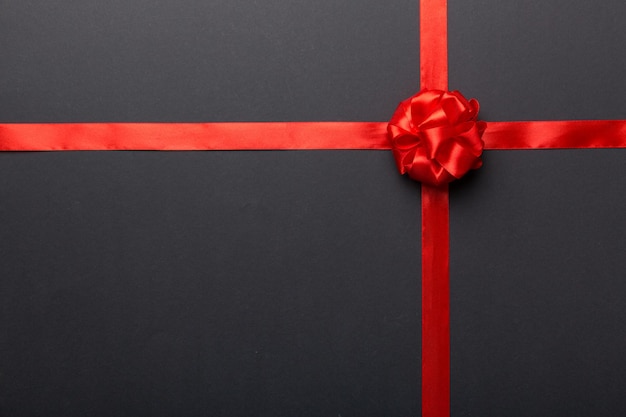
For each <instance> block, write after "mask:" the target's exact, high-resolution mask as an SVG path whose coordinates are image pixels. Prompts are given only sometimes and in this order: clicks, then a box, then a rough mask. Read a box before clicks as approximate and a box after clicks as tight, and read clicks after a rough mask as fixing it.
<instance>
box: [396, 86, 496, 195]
mask: <svg viewBox="0 0 626 417" xmlns="http://www.w3.org/2000/svg"><path fill="white" fill-rule="evenodd" d="M477 117H478V101H476V100H474V99H471V100H467V99H466V98H465V97H463V95H461V93H459V92H458V91H452V92H450V91H442V90H427V89H424V90H422V91H420V92H419V93H417V94H416V95H414V96H413V97H410V98H408V99H406V100H404V101H403V102H402V103H400V105H399V106H398V108H397V110H396V112H395V113H394V115H393V117H392V118H391V121H390V122H389V126H388V127H387V132H388V135H389V141H390V143H391V148H392V150H393V154H394V157H395V159H396V164H397V166H398V170H399V171H400V173H401V174H405V173H408V174H409V177H411V178H413V179H414V180H417V181H420V182H422V183H425V184H430V185H435V186H438V185H442V184H447V183H449V182H451V181H453V180H455V179H458V178H461V177H462V176H463V175H465V174H466V173H467V171H469V170H470V169H477V168H480V166H481V165H482V160H481V159H480V156H481V154H482V152H483V148H484V147H485V143H484V142H483V140H482V135H483V132H484V131H485V128H486V127H487V125H486V123H484V122H479V121H477Z"/></svg>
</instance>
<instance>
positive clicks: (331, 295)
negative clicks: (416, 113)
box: [0, 0, 626, 417]
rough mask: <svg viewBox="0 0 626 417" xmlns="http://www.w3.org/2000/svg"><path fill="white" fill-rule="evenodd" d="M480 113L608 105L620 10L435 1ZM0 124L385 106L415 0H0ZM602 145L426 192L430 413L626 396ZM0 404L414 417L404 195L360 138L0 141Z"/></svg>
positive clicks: (409, 52)
mask: <svg viewBox="0 0 626 417" xmlns="http://www.w3.org/2000/svg"><path fill="white" fill-rule="evenodd" d="M449 3H450V24H449V27H450V85H451V88H456V89H460V90H462V91H463V92H464V93H465V94H467V95H468V96H475V97H477V98H478V99H479V100H480V101H481V104H482V110H483V113H482V114H483V117H484V118H485V119H487V120H511V119H513V120H524V119H526V120H532V119H597V118H621V119H623V118H626V105H625V103H626V102H625V101H624V100H623V99H622V98H621V97H623V96H624V94H625V93H626V91H625V90H624V88H625V85H626V84H624V83H623V81H622V74H623V73H624V72H625V71H624V70H625V69H626V63H625V61H624V59H625V58H624V57H625V56H626V55H625V54H624V53H623V51H624V45H626V34H625V32H624V31H623V30H621V29H620V26H619V25H618V24H617V22H619V21H624V18H625V17H626V7H625V6H624V3H623V2H619V1H605V2H603V3H602V4H601V5H598V4H597V2H592V1H576V2H564V1H548V2H539V1H529V0H526V1H522V2H516V3H515V4H514V5H513V4H504V3H503V2H497V1H495V0H490V1H487V0H472V1H469V2H460V1H456V0H454V1H452V0H451V1H450V2H449ZM0 5H1V8H2V13H1V14H0V53H1V55H2V59H1V60H0V120H1V121H4V122H20V121H31V122H44V121H229V120H232V121H243V120H251V121H253V120H268V121H271V120H385V119H387V118H388V117H389V115H390V114H391V113H392V112H393V109H394V108H395V105H396V103H397V102H398V101H399V100H401V99H403V98H405V97H406V96H408V95H410V94H412V93H413V92H414V90H415V88H416V87H417V73H418V71H417V68H418V61H417V45H418V39H417V4H416V3H415V2H414V1H409V0H406V1H401V2H394V3H393V5H391V6H390V5H389V4H388V3H384V2H380V1H379V2H375V1H369V0H368V1H367V2H364V1H363V0H361V1H359V2H357V1H339V2H338V1H336V0H333V1H331V0H328V1H322V2H307V1H296V2H284V1H278V0H273V1H265V2H252V1H246V2H244V1H228V2H227V1H223V2H222V1H212V2H200V1H191V0H184V1H177V2H172V1H163V0H160V1H157V2H154V1H153V2H148V1H138V0H134V1H130V2H128V1H127V2H117V1H116V2H109V3H106V4H105V3H103V2H95V1H81V2H78V1H68V0H66V1H61V2H53V3H52V2H43V1H21V2H17V1H2V2H0ZM625 159H626V151H624V150H578V151H514V152H513V151H490V152H487V153H486V155H485V167H484V168H483V169H482V170H481V171H479V172H476V173H473V174H472V175H470V176H469V178H466V179H464V180H462V181H460V182H459V183H458V184H455V185H453V186H452V189H451V192H452V196H451V251H452V255H451V297H452V299H451V301H452V307H451V313H452V320H451V327H452V334H451V338H452V410H453V416H481V417H486V416H494V417H496V416H497V417H500V416H503V415H506V416H536V415H550V416H588V415H594V416H616V415H622V414H625V413H626V401H625V400H624V398H623V394H622V389H621V388H622V387H624V386H625V385H626V379H625V376H624V375H626V359H624V357H623V352H624V351H626V334H625V330H624V329H626V302H624V301H623V300H624V294H625V293H626V283H624V278H626V273H625V271H626V257H624V252H626V217H625V214H624V213H626V197H625V193H624V189H625V186H626V185H625V183H624V180H623V177H624V173H625V168H624V166H625V165H624V160H625ZM0 217H1V218H2V219H3V223H2V225H1V226H0V257H1V262H0V415H1V416H37V415H55V416H56V415H58V416H61V415H62V416H83V415H94V416H109V415H119V416H123V415H129V416H131V415H132V416H135V415H150V416H158V415H163V416H165V415H168V416H169V415H181V416H198V415H215V416H250V415H255V416H293V415H302V416H333V417H335V416H343V417H346V416H408V415H419V409H420V403H419V391H420V384H421V382H420V375H419V373H420V370H419V368H420V352H419V349H420V348H419V346H420V339H419V332H420V330H419V323H420V316H419V308H420V306H419V296H420V289H419V285H420V283H419V273H420V272H419V271H420V266H419V263H420V242H419V232H420V223H419V222H420V216H419V186H418V185H416V184H413V183H411V182H410V181H408V180H405V179H403V178H400V177H398V176H397V174H396V173H395V171H394V167H393V161H392V158H391V155H389V154H388V153H386V152H374V151H314V152H313V151H311V152H303V151H300V152H292V151H283V152H172V153H159V152H71V153H10V154H9V153H5V154H0Z"/></svg>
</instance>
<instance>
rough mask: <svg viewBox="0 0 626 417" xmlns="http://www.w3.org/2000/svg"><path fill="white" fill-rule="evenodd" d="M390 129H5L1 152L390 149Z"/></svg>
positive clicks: (303, 125) (301, 125)
mask: <svg viewBox="0 0 626 417" xmlns="http://www.w3.org/2000/svg"><path fill="white" fill-rule="evenodd" d="M386 135H387V124H386V123H376V122H372V123H367V122H366V123H358V122H291V123H285V122H275V123H32V124H31V123H15V124H0V150H3V151H67V150H162V151H164V150H170V151H172V150H245V149H258V150H272V149H389V144H388V142H387V136H386Z"/></svg>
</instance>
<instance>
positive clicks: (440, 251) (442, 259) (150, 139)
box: [0, 0, 626, 417]
mask: <svg viewBox="0 0 626 417" xmlns="http://www.w3.org/2000/svg"><path fill="white" fill-rule="evenodd" d="M420 38H421V42H420V44H421V46H420V82H421V87H422V88H429V89H437V90H444V91H445V90H447V87H448V86H447V84H448V57H447V54H448V52H447V2H446V0H421V3H420ZM386 130H387V123H378V122H371V123H369V122H365V123H361V122H301V123H300V122H297V123H290V122H289V123H287V122H285V123H283V122H277V123H59V124H54V123H52V124H30V123H26V124H23V123H5V124H0V150H2V151H55V150H64V151H67V150H244V149H249V150H254V149H258V150H273V149H276V150H278V149H378V150H383V149H390V146H389V142H388V140H387V133H386ZM483 140H484V142H485V149H548V148H551V149H556V148H626V121H624V120H617V121H556V122H553V121H531V122H490V123H488V124H487V129H486V131H485V132H484V135H483ZM449 415H450V321H449V202H448V187H447V184H444V185H440V186H432V185H426V184H423V185H422V416H423V417H449Z"/></svg>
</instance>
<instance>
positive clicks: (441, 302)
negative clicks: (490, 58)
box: [419, 0, 450, 417]
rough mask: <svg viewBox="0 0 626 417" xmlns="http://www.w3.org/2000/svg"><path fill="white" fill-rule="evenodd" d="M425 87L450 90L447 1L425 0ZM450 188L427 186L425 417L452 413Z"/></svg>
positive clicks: (422, 60) (422, 27)
mask: <svg viewBox="0 0 626 417" xmlns="http://www.w3.org/2000/svg"><path fill="white" fill-rule="evenodd" d="M419 25H420V87H421V88H430V89H438V90H444V91H446V90H448V31H447V25H448V5H447V0H421V1H420V23H419ZM449 224H450V223H449V202H448V186H447V185H444V186H442V187H432V186H428V185H424V184H422V417H449V416H450V308H449V305H450V283H449V280H450V278H449V275H450V274H449V246H450V243H449Z"/></svg>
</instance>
